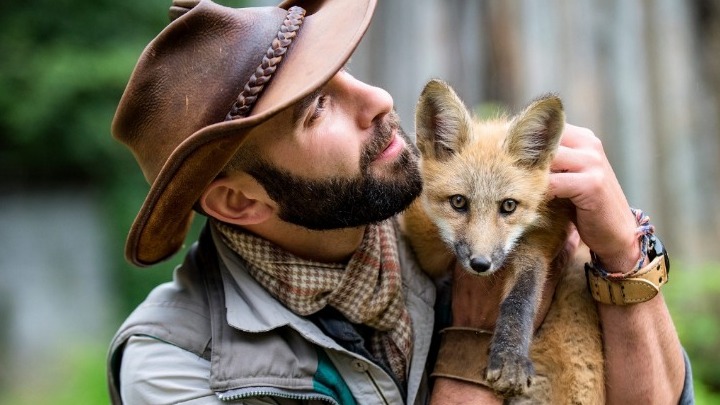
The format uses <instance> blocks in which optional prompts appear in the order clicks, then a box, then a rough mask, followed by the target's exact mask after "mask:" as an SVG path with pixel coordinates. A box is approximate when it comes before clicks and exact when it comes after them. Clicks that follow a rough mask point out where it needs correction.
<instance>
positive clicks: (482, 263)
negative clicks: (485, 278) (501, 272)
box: [470, 257, 491, 273]
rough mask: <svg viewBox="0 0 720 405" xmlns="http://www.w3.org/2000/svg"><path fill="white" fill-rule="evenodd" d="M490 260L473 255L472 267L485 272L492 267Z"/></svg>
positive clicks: (479, 271)
mask: <svg viewBox="0 0 720 405" xmlns="http://www.w3.org/2000/svg"><path fill="white" fill-rule="evenodd" d="M490 264H491V263H490V260H488V259H487V258H486V257H473V258H472V259H470V267H472V269H473V270H475V271H477V272H478V273H484V272H486V271H488V270H489V269H490Z"/></svg>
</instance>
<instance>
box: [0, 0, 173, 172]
mask: <svg viewBox="0 0 720 405" xmlns="http://www.w3.org/2000/svg"><path fill="white" fill-rule="evenodd" d="M166 7H167V5H166V4H165V3H164V2H146V1H139V0H126V1H122V2H113V1H109V0H97V1H93V2H80V1H68V0H60V1H50V0H29V1H26V2H11V3H8V4H6V5H4V7H3V13H2V14H1V15H0V27H3V28H2V31H0V52H1V53H2V55H3V58H2V60H1V61H0V89H2V91H0V133H2V137H1V138H0V170H2V172H3V173H5V176H3V179H2V180H0V181H1V182H2V183H3V184H4V185H8V184H9V185H22V184H38V182H39V183H50V184H66V183H73V182H83V183H84V182H86V181H87V180H101V181H104V180H106V179H108V178H112V177H113V176H115V175H117V174H118V171H122V172H126V171H125V170H122V168H124V167H127V166H126V165H127V164H129V163H131V156H129V154H127V153H126V152H124V151H123V150H122V148H118V147H117V144H116V143H114V141H113V140H112V138H111V137H110V132H109V127H110V121H111V119H112V115H113V113H114V111H115V107H116V105H117V101H118V100H119V98H120V95H121V94H122V91H123V88H124V83H125V82H126V80H127V77H128V76H129V73H130V71H131V70H132V66H133V64H134V62H135V59H136V57H137V55H138V54H139V53H140V51H141V49H142V47H143V46H144V44H145V43H146V42H147V41H148V40H149V39H150V38H151V37H152V36H153V35H154V33H156V32H157V31H159V30H160V29H161V28H162V26H163V25H164V24H165V21H166V19H167V16H166V12H165V8H166Z"/></svg>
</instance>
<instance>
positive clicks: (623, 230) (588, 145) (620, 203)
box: [549, 124, 640, 272]
mask: <svg viewBox="0 0 720 405" xmlns="http://www.w3.org/2000/svg"><path fill="white" fill-rule="evenodd" d="M551 170H552V171H553V173H552V174H551V175H550V190H549V193H550V195H552V196H554V197H558V198H567V199H569V200H570V201H572V203H573V204H574V205H575V207H576V211H577V217H576V225H577V230H578V232H579V234H580V238H581V239H582V240H583V242H585V244H586V245H587V246H588V247H589V248H590V250H592V251H593V252H595V254H597V255H598V257H600V259H601V261H602V263H603V264H604V265H605V267H606V268H607V269H608V271H610V272H628V271H630V270H631V269H632V268H633V266H634V265H635V264H636V263H637V261H638V260H639V259H640V249H639V242H638V239H637V237H636V236H635V228H636V227H637V225H636V223H635V217H634V215H633V214H632V213H631V212H630V205H629V204H628V201H627V199H626V198H625V194H624V193H623V191H622V188H621V187H620V183H619V182H618V180H617V177H616V176H615V172H614V171H613V169H612V167H611V166H610V162H608V160H607V157H606V156H605V152H604V151H603V147H602V143H601V142H600V140H599V139H598V138H597V137H596V136H595V134H593V133H592V131H590V130H589V129H586V128H581V127H576V126H574V125H570V124H566V125H565V131H564V132H563V137H562V139H561V141H560V147H559V149H558V151H557V154H556V155H555V159H554V160H553V162H552V165H551Z"/></svg>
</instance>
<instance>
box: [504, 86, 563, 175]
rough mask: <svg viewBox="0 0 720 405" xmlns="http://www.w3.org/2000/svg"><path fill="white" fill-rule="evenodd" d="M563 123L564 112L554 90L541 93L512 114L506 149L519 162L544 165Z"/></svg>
mask: <svg viewBox="0 0 720 405" xmlns="http://www.w3.org/2000/svg"><path fill="white" fill-rule="evenodd" d="M564 126H565V112H564V111H563V105H562V101H560V98H559V97H558V96H556V95H554V94H550V95H546V96H543V97H541V98H539V99H537V100H535V101H533V102H532V103H531V104H530V105H529V106H528V107H527V108H525V110H524V111H523V112H521V113H520V114H518V115H516V116H515V117H514V118H513V120H512V121H511V123H510V130H509V132H508V136H507V138H506V139H505V145H504V147H505V150H506V151H507V152H508V154H510V155H511V156H514V157H515V158H516V159H517V163H518V164H520V165H521V166H524V167H529V168H541V167H542V168H544V167H547V166H549V165H550V161H551V160H552V158H553V156H555V151H556V150H557V147H558V145H559V144H560V137H561V135H562V131H563V127H564Z"/></svg>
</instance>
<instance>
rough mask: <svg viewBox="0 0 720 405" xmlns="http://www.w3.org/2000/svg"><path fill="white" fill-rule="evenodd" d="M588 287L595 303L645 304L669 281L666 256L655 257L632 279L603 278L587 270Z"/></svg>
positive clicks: (590, 269) (589, 269)
mask: <svg viewBox="0 0 720 405" xmlns="http://www.w3.org/2000/svg"><path fill="white" fill-rule="evenodd" d="M585 272H586V276H587V281H588V287H589V288H590V292H591V293H592V296H593V298H594V299H595V301H598V302H602V303H604V304H611V305H628V304H637V303H640V302H645V301H648V300H650V299H652V298H653V297H655V296H656V295H657V294H658V292H660V287H662V286H663V285H664V284H665V283H667V281H668V269H667V266H666V262H665V255H659V256H657V257H655V258H654V259H653V260H652V261H651V262H650V263H649V264H648V265H647V266H645V267H644V268H642V269H640V270H639V271H637V272H636V273H635V274H633V276H632V277H629V278H623V279H611V278H603V277H602V276H600V274H599V273H598V272H597V271H595V270H594V269H592V268H586V270H585Z"/></svg>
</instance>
